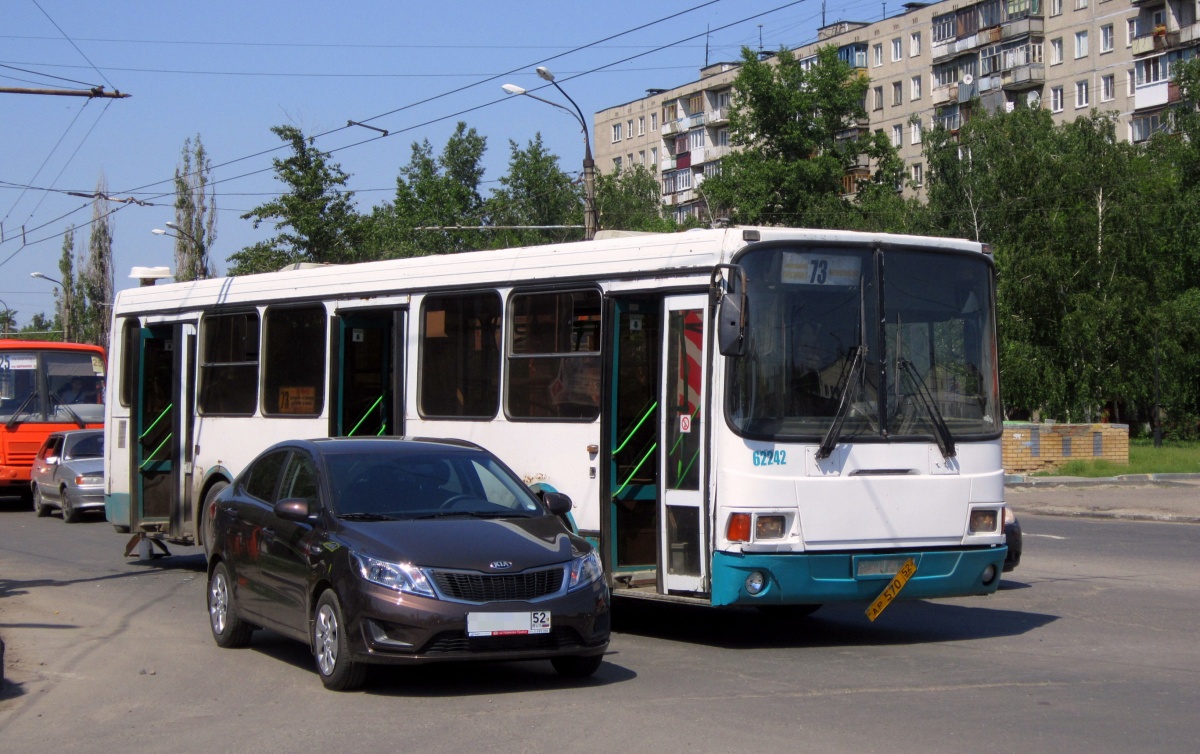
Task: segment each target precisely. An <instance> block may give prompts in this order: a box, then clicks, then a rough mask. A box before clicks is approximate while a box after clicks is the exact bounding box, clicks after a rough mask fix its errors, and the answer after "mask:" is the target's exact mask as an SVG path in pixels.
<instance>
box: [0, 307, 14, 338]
mask: <svg viewBox="0 0 1200 754" xmlns="http://www.w3.org/2000/svg"><path fill="white" fill-rule="evenodd" d="M17 329H18V328H17V310H16V309H8V308H5V309H0V333H3V334H4V337H6V338H7V337H9V336H10V335H11V334H13V333H15V332H16V331H17Z"/></svg>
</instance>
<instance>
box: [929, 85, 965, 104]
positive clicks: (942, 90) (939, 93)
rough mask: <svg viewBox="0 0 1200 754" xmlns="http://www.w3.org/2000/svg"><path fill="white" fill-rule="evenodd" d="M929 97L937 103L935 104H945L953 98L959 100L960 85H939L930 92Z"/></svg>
mask: <svg viewBox="0 0 1200 754" xmlns="http://www.w3.org/2000/svg"><path fill="white" fill-rule="evenodd" d="M929 97H930V99H931V100H932V101H933V104H935V105H942V104H945V103H947V102H949V101H950V100H952V99H953V100H957V99H958V87H950V86H943V87H939V88H937V89H934V90H933V91H932V92H930V93H929Z"/></svg>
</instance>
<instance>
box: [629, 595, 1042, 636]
mask: <svg viewBox="0 0 1200 754" xmlns="http://www.w3.org/2000/svg"><path fill="white" fill-rule="evenodd" d="M986 605H987V601H986V598H979V597H976V598H971V597H967V598H963V600H962V601H960V602H955V603H946V602H929V601H925V600H913V601H910V602H896V603H894V604H892V605H891V606H889V607H888V608H887V610H886V611H884V613H883V615H881V616H880V617H879V618H877V619H876V620H875V622H874V623H872V622H871V621H869V620H868V619H867V616H866V614H865V613H864V606H863V605H861V604H858V603H851V604H841V605H826V606H825V607H823V608H821V610H820V611H819V612H817V613H815V614H813V615H811V616H808V617H805V618H777V617H774V616H767V615H763V614H760V613H759V612H758V611H757V610H754V609H753V608H728V609H713V608H705V607H692V606H690V605H674V604H666V603H655V602H642V601H639V600H629V599H620V598H618V599H617V600H616V603H615V606H614V609H613V631H616V632H620V633H629V634H637V635H639V636H647V637H652V638H657V639H668V640H671V641H684V642H689V643H694V644H704V645H707V646H712V647H718V648H721V649H762V648H794V647H844V646H880V645H889V644H929V643H937V642H946V641H965V640H972V639H992V638H997V637H1001V636H1016V635H1020V634H1024V633H1027V632H1029V631H1031V630H1034V629H1036V628H1040V627H1042V626H1045V625H1048V624H1050V623H1052V622H1054V621H1056V620H1058V616H1056V615H1044V614H1039V613H1027V612H1018V611H1015V610H1002V609H997V608H992V607H987V606H986Z"/></svg>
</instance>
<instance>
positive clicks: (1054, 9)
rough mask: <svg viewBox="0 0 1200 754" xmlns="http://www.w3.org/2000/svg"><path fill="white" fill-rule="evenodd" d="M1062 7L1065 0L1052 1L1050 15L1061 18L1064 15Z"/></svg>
mask: <svg viewBox="0 0 1200 754" xmlns="http://www.w3.org/2000/svg"><path fill="white" fill-rule="evenodd" d="M1062 5H1063V0H1050V15H1051V16H1061V15H1062Z"/></svg>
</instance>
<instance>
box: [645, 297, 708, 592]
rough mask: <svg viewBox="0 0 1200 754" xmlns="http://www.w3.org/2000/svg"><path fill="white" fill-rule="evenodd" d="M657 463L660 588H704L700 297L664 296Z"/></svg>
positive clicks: (703, 301) (703, 339) (703, 370)
mask: <svg viewBox="0 0 1200 754" xmlns="http://www.w3.org/2000/svg"><path fill="white" fill-rule="evenodd" d="M665 303H666V305H665V307H664V309H665V319H666V331H665V333H664V337H663V354H662V364H663V367H664V368H663V371H662V375H663V378H662V393H661V396H660V401H661V404H662V410H661V411H660V412H659V416H660V417H661V421H662V427H661V429H660V435H659V436H660V438H661V442H660V443H659V452H658V459H657V461H658V463H659V464H661V466H660V470H659V478H660V479H661V480H662V493H661V497H660V501H659V520H660V521H661V522H662V525H661V527H660V536H661V539H660V541H659V548H660V557H661V562H662V564H663V566H662V578H663V583H664V587H665V589H664V591H666V592H668V593H672V592H674V593H690V594H700V593H705V592H707V591H708V585H707V583H708V568H707V559H708V549H709V548H708V526H707V524H706V522H707V520H708V517H707V515H706V509H705V501H704V491H703V490H704V479H705V475H706V471H707V470H706V468H705V467H706V463H705V460H706V454H705V453H704V447H705V436H704V430H705V423H706V417H705V413H704V406H705V405H706V404H705V401H706V400H707V390H706V387H705V377H706V366H705V365H706V360H705V346H706V343H707V337H706V336H707V333H706V332H705V326H706V324H705V323H706V322H707V320H708V318H707V317H706V316H705V312H706V307H707V299H706V297H705V296H703V295H700V296H670V297H668V298H667V299H666V302H665Z"/></svg>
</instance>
